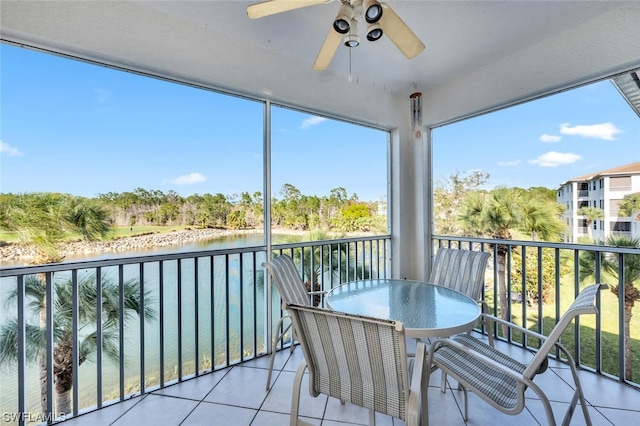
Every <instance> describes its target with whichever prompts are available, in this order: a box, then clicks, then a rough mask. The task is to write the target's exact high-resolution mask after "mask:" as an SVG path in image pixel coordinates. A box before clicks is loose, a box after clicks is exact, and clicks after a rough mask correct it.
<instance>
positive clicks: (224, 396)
mask: <svg viewBox="0 0 640 426" xmlns="http://www.w3.org/2000/svg"><path fill="white" fill-rule="evenodd" d="M496 242H497V241H496V240H486V239H471V238H459V237H448V236H435V237H434V240H433V246H434V248H437V247H438V246H452V247H460V248H468V249H474V250H485V251H488V252H491V253H492V255H493V260H491V261H490V265H489V271H487V280H486V287H485V292H484V293H485V294H484V297H485V300H487V301H488V302H489V305H490V306H491V309H493V310H494V311H495V310H496V309H497V301H496V298H495V297H494V294H497V286H496V284H495V283H497V282H498V276H497V272H496V271H497V270H499V268H498V267H497V265H498V264H497V260H496V254H497V250H498V249H500V250H506V265H508V269H507V273H506V278H507V284H508V293H509V295H510V296H511V297H509V299H508V300H510V302H509V306H508V315H509V318H511V321H513V322H515V323H517V324H521V325H522V324H526V325H527V326H529V328H533V329H534V330H535V331H538V332H542V333H543V334H544V332H545V331H547V332H548V331H549V330H550V326H551V327H552V326H553V324H554V323H555V321H557V319H558V318H559V316H560V314H561V313H562V312H564V309H566V305H567V304H568V303H570V302H571V301H572V299H573V294H574V293H573V289H574V288H575V289H577V288H578V287H579V286H580V285H581V284H580V282H579V281H580V277H579V275H580V273H581V272H580V273H579V272H575V271H577V270H578V269H576V268H578V267H577V266H575V264H573V266H572V265H569V264H568V263H567V262H569V263H571V261H572V260H573V261H575V260H577V259H580V258H581V256H584V255H585V253H586V254H587V256H592V257H593V259H594V262H593V265H594V268H595V270H594V271H592V272H593V273H594V274H595V276H601V275H602V276H603V277H604V274H605V271H604V269H602V264H603V262H602V260H603V259H605V258H607V259H608V258H611V256H614V257H615V258H617V259H618V261H621V262H622V263H621V265H622V268H624V267H625V264H626V263H625V262H626V261H628V259H630V257H629V256H630V255H633V254H634V253H636V255H637V251H634V250H632V249H624V248H613V247H602V246H588V245H573V244H558V243H544V242H523V241H499V244H496ZM270 251H271V252H272V253H273V254H275V255H278V254H282V253H286V254H289V255H291V256H292V257H293V258H294V259H295V261H296V263H297V264H298V266H299V268H300V270H301V271H304V272H303V275H304V279H305V281H307V282H310V281H313V282H314V283H315V284H316V286H317V287H319V288H321V289H323V290H328V289H330V288H333V287H335V286H337V285H339V284H340V283H343V282H346V281H352V280H357V279H363V278H368V277H391V276H393V271H392V270H391V266H390V265H391V264H392V262H391V261H390V259H391V257H392V253H391V250H390V237H389V236H379V237H362V238H354V239H344V240H332V241H318V242H305V243H295V244H286V245H277V246H273V247H271V249H270ZM268 252H269V250H268V249H267V247H246V248H233V249H225V250H213V251H203V252H191V253H171V254H164V255H154V256H146V257H136V258H119V259H109V260H99V261H89V262H78V263H62V264H53V265H41V266H33V267H19V268H3V269H0V283H1V284H2V289H3V291H4V292H7V291H13V290H14V289H15V292H14V293H15V297H14V298H12V300H13V301H14V302H15V303H13V304H9V305H7V306H8V308H7V309H6V310H5V312H4V314H3V315H4V316H3V317H2V318H4V320H5V321H6V320H7V319H10V318H15V320H16V324H17V331H18V338H17V353H16V355H17V366H18V368H17V369H14V370H6V371H5V372H4V373H3V374H4V376H3V378H2V383H3V392H2V399H1V403H2V406H3V411H4V412H5V418H4V420H6V421H7V423H8V424H29V423H33V422H37V421H40V420H43V419H48V420H50V421H52V422H57V421H61V420H64V424H74V423H82V424H85V423H86V424H132V423H135V422H138V423H141V424H147V423H149V424H158V423H162V424H176V425H177V424H192V423H203V422H207V421H211V419H215V418H219V419H230V418H232V419H234V424H256V425H258V424H260V425H263V424H283V423H285V422H287V421H288V413H289V405H290V399H291V388H292V384H293V376H294V371H295V369H296V368H297V366H298V365H299V363H300V360H301V357H302V351H300V350H299V349H296V350H294V351H293V353H290V351H289V350H288V348H290V345H291V341H290V338H289V340H288V341H285V342H283V346H284V350H280V351H279V352H278V354H277V357H276V371H275V372H274V377H273V379H272V381H273V383H274V385H273V387H272V388H271V390H270V391H268V392H267V391H266V390H265V385H266V378H267V374H268V370H267V368H268V363H269V357H267V356H265V355H267V354H268V353H270V351H271V350H272V349H273V348H271V345H270V342H271V339H272V333H273V332H275V330H274V327H275V324H276V322H277V320H278V319H279V318H280V316H281V315H282V312H281V310H280V308H279V296H278V295H277V294H276V293H275V292H274V291H272V289H271V286H270V285H265V284H268V280H267V281H266V282H265V279H264V272H263V270H262V268H261V266H260V265H261V263H262V261H264V259H265V258H266V253H268ZM522 258H525V259H526V261H525V262H524V265H523V266H522V267H520V266H519V265H521V260H520V259H522ZM595 259H599V260H595ZM625 259H627V260H625ZM518 270H520V271H524V273H523V275H517V272H516V271H518ZM538 270H542V271H543V274H542V275H541V276H542V277H543V278H541V279H538V278H537V275H535V274H536V271H538ZM572 271H574V272H575V273H572ZM521 273H522V272H521ZM533 276H536V278H535V279H534V284H533V287H532V285H531V284H529V285H527V286H524V287H523V286H522V285H519V283H522V282H523V281H522V280H523V279H524V280H525V281H527V282H531V281H530V279H529V278H531V277H533ZM86 277H91V278H90V279H89V281H87V280H86ZM527 277H529V278H527ZM34 278H37V279H39V280H44V281H43V282H44V283H46V284H47V285H46V287H45V295H44V298H45V300H56V302H57V303H54V304H49V303H45V305H46V306H47V308H45V309H44V310H43V311H42V315H41V316H40V317H38V315H35V316H34V312H33V311H32V310H30V309H29V307H30V306H32V305H31V303H32V302H33V299H32V293H31V292H30V291H29V285H28V283H29V282H32V280H33V279H34ZM132 280H133V281H135V282H137V283H140V286H139V288H138V290H137V291H138V294H140V295H143V296H142V306H141V307H140V311H141V312H145V314H144V315H143V316H142V317H143V319H140V318H139V317H137V316H132V315H128V314H127V315H124V316H123V315H120V314H119V312H123V311H126V310H127V303H128V302H127V300H128V299H126V298H125V297H124V295H123V293H125V292H126V291H122V290H124V289H126V288H127V284H126V283H127V282H131V281H132ZM99 282H101V283H102V286H103V292H102V294H101V293H97V294H98V295H100V296H98V297H97V298H95V299H94V300H93V306H92V307H91V306H86V305H83V304H82V303H80V301H82V300H84V298H83V297H82V295H83V286H87V285H90V286H92V287H91V289H95V288H97V287H96V286H97V283H99ZM109 283H114V284H115V285H116V287H115V288H117V289H120V291H118V292H116V293H117V297H116V298H115V300H112V301H111V302H113V303H116V305H117V306H118V309H117V312H118V314H117V318H111V317H107V316H108V315H107V313H106V310H105V309H103V310H102V312H100V310H97V309H95V306H105V304H106V303H107V301H106V298H107V296H108V295H109V292H106V291H105V290H104V288H105V287H107V286H109V285H111V284H109ZM555 283H558V284H557V285H556V284H555ZM52 284H53V285H52ZM623 287H624V286H623ZM4 294H6V293H4ZM94 294H96V293H95V291H94ZM542 294H545V296H543V297H542V298H546V297H549V298H550V300H545V303H538V301H539V300H540V299H541V296H540V295H542ZM64 295H70V296H71V299H70V300H71V301H72V303H71V306H70V307H69V309H66V308H65V307H64V306H63V305H62V304H61V303H59V302H60V300H62V299H63V297H64ZM514 295H517V296H518V297H513V296H514ZM101 299H102V300H101ZM517 300H523V301H525V303H518V302H517ZM617 300H618V299H616V297H615V296H614V295H613V294H611V292H609V291H606V292H603V294H602V295H601V301H600V302H599V304H600V310H601V315H598V317H597V320H596V319H594V318H585V319H584V320H582V319H581V322H580V324H579V327H578V326H577V325H576V326H575V327H570V329H572V330H573V331H572V332H571V333H572V334H573V336H568V337H567V341H566V342H564V341H563V342H564V344H565V345H567V346H570V347H571V348H572V350H573V352H574V354H575V359H576V362H577V363H578V364H579V365H580V367H581V380H582V381H583V386H584V388H585V394H586V398H587V401H588V404H589V409H590V412H591V416H592V418H593V421H594V424H609V423H608V422H611V423H613V424H624V421H625V420H627V421H628V420H630V419H632V418H635V417H637V416H638V415H640V409H638V406H637V401H638V400H639V398H640V392H639V388H640V386H639V385H638V372H640V364H639V363H638V355H637V354H638V342H637V339H638V336H637V334H636V333H637V332H636V331H634V330H638V329H640V328H639V327H638V326H637V323H636V322H632V323H631V324H630V326H629V327H630V329H631V340H632V341H631V351H632V357H631V359H632V361H631V363H632V367H633V369H635V371H636V372H635V373H634V374H635V375H633V376H629V374H628V373H625V372H627V371H628V368H627V367H628V366H627V364H626V363H627V360H626V359H625V357H624V356H623V354H624V339H620V338H619V336H621V335H622V336H623V335H624V334H625V332H626V328H625V327H627V325H626V323H625V322H624V321H619V322H616V323H615V325H614V330H611V325H610V323H609V318H612V317H613V318H617V319H622V318H623V316H622V313H621V311H620V307H621V304H620V303H615V302H616V301H617ZM111 302H110V303H111ZM51 305H53V306H51ZM50 306H51V307H50ZM145 307H146V308H145ZM87 310H89V311H94V313H96V314H95V315H93V316H92V318H93V319H92V321H93V322H91V321H87V320H86V318H87ZM98 312H99V313H98ZM269 313H270V314H269ZM65 317H66V319H67V320H68V321H67V322H66V324H69V325H70V327H71V328H70V329H68V330H67V332H68V333H69V336H68V337H69V341H70V342H71V343H70V349H69V350H68V351H67V354H68V359H69V362H68V366H70V367H71V370H72V374H71V376H70V380H71V382H70V383H71V387H70V389H69V390H68V393H67V396H62V394H61V393H60V392H59V391H58V390H57V383H58V381H59V380H60V377H61V376H59V375H58V374H59V369H58V368H59V362H60V357H59V355H60V352H59V351H60V347H61V340H63V339H62V337H61V336H62V335H63V334H64V333H63V331H64V330H63V327H61V326H60V322H64V321H65V320H64V318H65ZM636 321H637V319H636ZM38 323H40V324H42V326H43V327H44V329H45V334H46V342H44V344H43V345H44V349H43V352H42V353H43V354H44V358H43V359H44V361H45V364H46V368H45V369H44V370H43V371H44V376H46V378H45V381H44V384H45V386H44V388H43V389H44V393H45V394H46V401H47V403H46V406H47V409H46V414H41V411H40V392H41V389H40V387H39V382H38V363H37V362H35V363H34V362H28V359H27V353H28V350H29V345H30V343H29V337H28V335H27V331H28V330H30V327H31V326H33V325H37V324H38ZM114 324H115V325H114ZM120 330H123V332H122V333H120V332H119V331H120ZM114 331H115V334H114ZM483 332H486V330H480V329H478V330H476V333H478V334H479V335H480V333H483ZM88 336H91V338H95V339H96V340H97V341H99V342H100V341H101V342H103V343H102V344H101V345H97V347H96V348H95V350H94V351H93V352H92V353H89V354H87V353H85V352H84V343H83V342H86V341H87V337H88ZM112 338H114V340H112ZM107 343H109V344H115V347H112V346H110V345H108V344H107ZM499 344H500V345H501V347H502V348H504V351H505V352H508V353H509V354H511V355H514V356H518V357H520V356H522V357H526V356H530V355H531V353H532V351H535V344H534V343H533V342H530V341H525V342H522V341H521V340H519V339H518V338H517V336H512V335H506V336H501V337H500V342H499ZM114 349H115V351H116V352H115V354H113V353H112V352H110V351H112V350H114ZM110 354H111V355H115V356H112V357H109V355H110ZM85 356H86V358H85ZM551 366H552V372H553V374H546V375H544V376H541V378H542V381H543V387H544V389H545V390H548V392H549V395H550V396H551V398H550V399H551V400H552V401H553V405H554V409H555V408H558V412H560V411H561V409H562V406H563V405H565V404H566V403H568V401H567V398H570V397H571V392H569V389H568V388H567V386H568V385H567V384H566V382H565V380H564V379H565V378H566V375H567V374H569V372H570V370H569V369H568V367H567V366H566V364H564V361H563V360H562V359H559V358H558V359H555V358H554V359H553V360H552V361H551ZM439 383H440V380H439V376H438V375H437V374H436V375H435V376H434V377H433V378H432V380H431V386H433V387H434V389H432V392H430V393H429V398H430V404H431V407H432V410H431V416H432V417H431V420H432V422H433V421H436V419H437V422H436V424H461V423H463V420H462V414H461V411H460V406H461V405H460V402H461V398H462V394H461V392H459V391H457V390H456V385H455V383H453V384H452V383H449V388H448V390H447V392H446V393H444V394H442V393H440V392H438V391H437V389H435V388H437V387H438V386H439ZM303 386H304V385H303ZM563 388H564V389H566V392H565V391H563V390H562V389H563ZM530 397H531V398H532V400H531V401H530V402H528V404H527V407H528V408H527V409H525V411H524V412H523V413H521V414H520V415H519V417H518V418H517V419H509V417H507V416H504V417H501V415H500V414H499V413H498V412H496V411H495V410H494V409H492V408H490V407H489V406H487V405H486V404H484V403H482V402H481V401H480V400H479V399H478V398H475V397H471V405H470V415H471V416H472V419H474V420H471V421H474V422H478V424H485V423H495V419H496V418H501V419H502V418H503V419H504V423H505V424H507V423H509V424H510V422H512V421H513V420H517V421H518V422H519V424H537V423H536V422H540V423H544V422H545V417H544V410H543V408H542V405H541V404H540V403H536V402H535V400H534V399H535V396H534V395H533V394H531V395H530ZM64 398H68V402H69V408H68V414H64V415H61V414H59V413H61V412H63V411H61V409H60V402H61V400H62V399H64ZM634 402H635V403H634ZM303 406H304V408H303V411H302V413H303V416H305V417H308V418H309V419H310V420H311V422H312V423H315V424H321V422H324V421H327V422H332V423H331V424H341V423H351V424H366V423H367V421H368V418H367V412H366V411H365V410H361V409H359V408H356V407H353V406H349V405H346V406H341V405H340V403H339V401H333V400H327V399H326V398H323V397H320V398H317V399H314V398H311V397H310V396H308V395H306V396H305V402H304V403H303ZM19 413H23V414H22V415H20V414H19ZM575 416H576V417H578V419H579V418H580V417H581V412H580V411H577V412H576V414H575ZM581 421H582V420H577V422H578V423H579V422H581ZM334 422H335V423H334ZM323 424H324V423H323ZM380 424H398V421H397V420H396V422H395V423H393V422H392V420H391V419H390V418H384V416H382V417H381V418H380Z"/></svg>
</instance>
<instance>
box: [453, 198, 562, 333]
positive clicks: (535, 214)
mask: <svg viewBox="0 0 640 426" xmlns="http://www.w3.org/2000/svg"><path fill="white" fill-rule="evenodd" d="M560 213H561V208H560V207H559V206H557V203H553V202H550V201H548V200H544V199H542V198H540V197H539V196H536V195H535V194H534V195H533V196H530V195H529V194H528V193H527V192H523V191H521V190H518V189H511V188H504V187H499V188H496V189H494V190H493V191H491V192H489V193H484V192H472V193H469V194H468V196H467V197H466V198H465V199H464V202H463V206H462V213H461V215H460V216H459V219H460V221H461V223H462V225H463V228H464V231H465V234H466V235H471V236H490V237H492V238H495V239H499V240H511V239H512V238H513V237H512V231H514V230H520V231H524V232H527V233H528V234H530V235H531V236H532V238H534V237H541V238H543V239H545V240H556V239H558V236H559V233H560V232H561V231H562V229H563V224H562V221H561V220H560V217H559V215H560ZM495 248H496V250H495V253H496V263H497V268H496V275H497V281H498V303H499V310H500V314H501V316H502V318H503V319H505V320H508V318H507V313H508V312H507V309H508V301H507V285H506V264H507V246H506V245H503V244H497V245H496V247H495ZM503 333H506V328H503Z"/></svg>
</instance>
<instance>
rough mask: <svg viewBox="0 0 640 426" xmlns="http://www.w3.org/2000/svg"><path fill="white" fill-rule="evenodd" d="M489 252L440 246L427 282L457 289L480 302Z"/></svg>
mask: <svg viewBox="0 0 640 426" xmlns="http://www.w3.org/2000/svg"><path fill="white" fill-rule="evenodd" d="M489 257H490V254H489V253H487V252H484V251H472V250H463V249H451V248H447V247H440V248H439V249H438V252H437V253H436V258H435V259H434V261H433V266H432V268H431V274H430V275H429V282H430V283H433V284H437V285H441V286H444V287H448V288H451V289H453V290H456V291H459V292H460V293H462V294H465V295H467V296H469V297H470V298H472V299H473V300H477V301H478V302H480V298H481V297H482V288H483V286H484V274H485V270H486V269H487V261H488V260H489Z"/></svg>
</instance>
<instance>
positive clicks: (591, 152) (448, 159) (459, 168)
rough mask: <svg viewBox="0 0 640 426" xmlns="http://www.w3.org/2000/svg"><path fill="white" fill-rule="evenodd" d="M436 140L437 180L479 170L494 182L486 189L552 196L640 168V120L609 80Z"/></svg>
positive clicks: (457, 128) (446, 131) (453, 128)
mask: <svg viewBox="0 0 640 426" xmlns="http://www.w3.org/2000/svg"><path fill="white" fill-rule="evenodd" d="M433 135H434V136H433V138H434V147H433V151H434V154H433V155H434V178H435V179H439V178H440V179H442V178H447V177H449V176H451V175H452V174H453V173H456V172H460V173H469V172H470V171H474V170H481V171H483V172H486V173H489V175H490V178H489V182H488V186H489V187H494V186H519V187H522V188H529V187H533V186H545V187H548V188H552V189H555V188H557V187H558V186H560V185H561V184H562V183H563V182H565V181H567V180H569V179H571V178H574V177H579V176H583V175H587V174H590V173H593V172H597V171H601V170H606V169H610V168H613V167H617V166H621V165H624V164H629V163H633V162H637V161H640V117H638V115H637V114H636V113H635V112H634V111H633V109H632V108H631V107H630V106H629V104H628V103H627V102H626V101H625V100H624V98H623V97H622V96H621V95H620V94H619V93H618V91H617V89H616V88H615V86H614V85H613V83H611V81H609V80H606V81H601V82H598V83H594V84H590V85H588V86H583V87H581V88H577V89H573V90H570V91H566V92H563V93H560V94H556V95H553V96H548V97H545V98H542V99H539V100H536V101H533V102H528V103H525V104H522V105H518V106H516V107H512V108H507V109H504V110H500V111H497V112H494V113H491V114H486V115H483V116H480V117H476V118H473V119H469V120H465V121H462V122H459V123H456V124H453V125H449V126H445V127H442V128H438V129H435V130H434V132H433ZM461 153H463V155H461ZM454 159H455V160H454Z"/></svg>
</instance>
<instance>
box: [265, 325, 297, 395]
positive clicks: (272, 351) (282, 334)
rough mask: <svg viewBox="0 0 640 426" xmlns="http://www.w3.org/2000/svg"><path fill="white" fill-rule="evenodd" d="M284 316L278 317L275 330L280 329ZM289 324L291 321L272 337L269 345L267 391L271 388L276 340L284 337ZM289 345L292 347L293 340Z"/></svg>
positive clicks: (289, 326) (276, 346)
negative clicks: (269, 358) (271, 342)
mask: <svg viewBox="0 0 640 426" xmlns="http://www.w3.org/2000/svg"><path fill="white" fill-rule="evenodd" d="M285 318H287V316H284V317H282V318H280V320H279V321H278V325H277V326H276V330H278V329H280V327H281V326H282V322H283V321H284V319H285ZM291 324H292V323H290V324H289V325H288V326H287V328H285V329H284V330H283V331H282V333H280V334H279V335H277V336H276V337H274V338H273V345H272V346H271V360H270V361H269V374H268V375H267V387H266V390H267V391H268V390H269V389H271V375H272V373H273V361H275V359H276V352H277V348H278V340H281V339H283V338H284V335H285V334H286V333H287V331H289V329H290V328H291ZM291 346H292V347H293V342H291ZM292 352H293V350H292Z"/></svg>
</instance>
